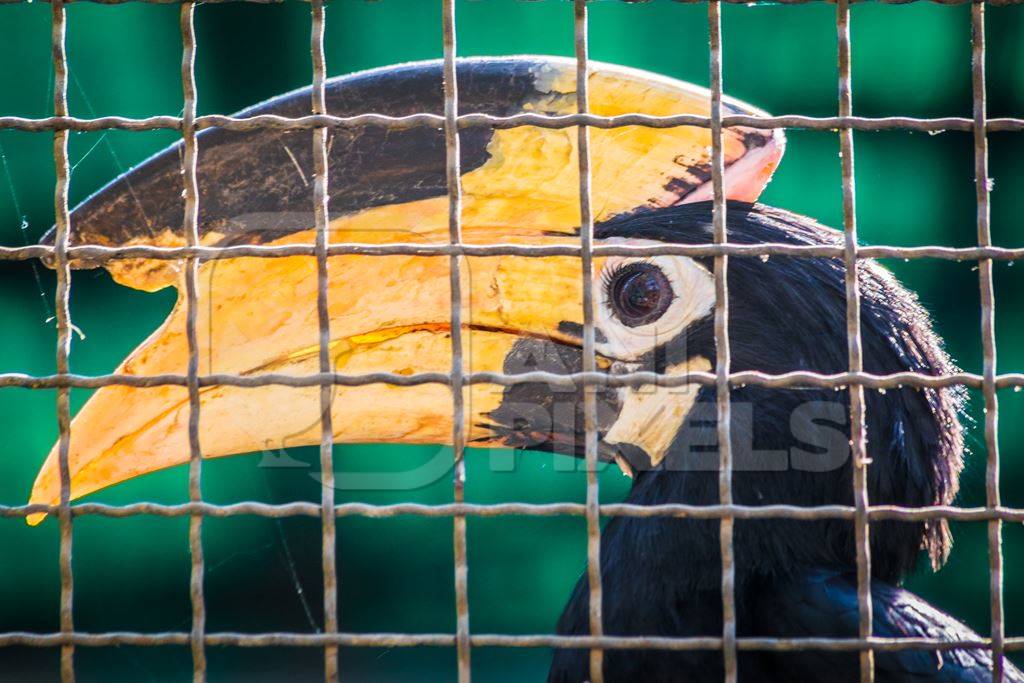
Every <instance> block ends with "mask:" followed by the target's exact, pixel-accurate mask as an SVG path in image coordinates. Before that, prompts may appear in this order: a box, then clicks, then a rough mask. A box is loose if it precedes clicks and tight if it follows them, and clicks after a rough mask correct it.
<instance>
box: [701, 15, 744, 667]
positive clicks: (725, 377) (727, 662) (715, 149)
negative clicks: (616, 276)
mask: <svg viewBox="0 0 1024 683" xmlns="http://www.w3.org/2000/svg"><path fill="white" fill-rule="evenodd" d="M708 47H709V52H710V54H709V75H708V77H709V80H710V86H711V187H712V197H713V200H714V206H713V208H712V230H713V237H714V243H715V244H716V245H724V244H726V243H728V241H729V235H728V232H727V231H726V211H727V208H726V202H725V187H724V183H723V177H724V175H725V158H724V152H723V146H722V5H721V3H720V2H719V0H708ZM728 268H729V256H728V255H727V254H717V255H716V256H715V262H714V277H715V410H716V417H717V425H716V429H717V432H718V467H719V472H718V500H719V503H720V504H721V505H726V506H731V505H732V404H731V401H730V398H731V396H730V393H731V390H732V387H731V386H730V384H729V369H730V364H731V357H732V354H731V351H730V346H729V270H728ZM734 525H735V520H734V518H733V517H732V516H731V515H725V516H723V517H722V518H721V519H720V520H719V522H718V534H719V552H720V553H721V561H722V582H721V590H722V663H723V665H724V666H723V671H724V678H725V683H736V681H737V680H738V676H739V672H738V666H737V661H736V660H737V655H736V558H735V553H734V552H733V528H734Z"/></svg>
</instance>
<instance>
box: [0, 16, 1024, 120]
mask: <svg viewBox="0 0 1024 683" xmlns="http://www.w3.org/2000/svg"><path fill="white" fill-rule="evenodd" d="M247 1H251V0H247ZM1016 1H1018V2H1024V0H1016ZM2 3H3V0H0V4H2ZM195 125H196V129H198V130H202V129H206V128H215V127H216V128H223V129H225V130H234V131H252V130H312V129H314V128H359V127H365V126H378V127H385V128H389V129H391V130H408V129H410V128H418V127H429V128H437V129H439V130H440V129H441V128H443V126H444V116H442V115H440V114H430V113H425V112H424V113H420V114H410V115H408V116H389V115H387V114H372V113H370V114H359V115H356V116H331V115H329V114H317V115H308V116H296V117H294V118H293V117H286V116H278V115H275V114H259V115H256V116H244V117H236V116H225V115H223V114H208V115H205V116H197V117H196V119H195ZM458 125H459V128H478V127H486V128H518V127H520V126H535V127H538V128H573V127H576V126H580V125H585V126H588V127H590V128H621V127H624V126H643V127H645V128H675V127H679V126H697V127H700V128H710V127H711V119H710V118H709V117H707V116H698V115H695V114H676V115H672V116H652V115H650V114H640V113H632V114H620V115H618V116H601V115H598V114H539V113H532V112H531V113H523V114H512V115H510V116H496V115H493V114H483V113H472V114H462V115H460V116H459V117H458ZM735 126H744V127H747V128H761V129H769V128H793V129H803V130H824V131H836V130H839V129H840V128H849V129H852V130H857V131H865V132H877V131H884V130H911V131H922V132H931V133H942V132H946V131H972V130H973V129H974V121H973V120H972V119H968V118H963V117H956V116H948V117H939V118H916V117H912V116H883V117H868V116H823V117H822V116H802V115H799V114H785V115H781V116H749V115H745V114H742V115H741V114H734V115H731V116H724V117H722V127H723V128H731V127H735ZM181 127H182V119H181V118H180V117H177V116H150V117H146V118H138V119H136V118H128V117H125V116H102V117H97V118H89V119H85V118H79V117H75V116H48V117H45V118H27V117H22V116H0V130H2V129H9V130H20V131H27V132H44V131H54V130H74V131H99V130H131V131H144V130H181ZM985 131H986V132H988V133H1005V132H1020V131H1024V119H1022V118H1010V117H1007V118H994V119H988V120H987V121H986V122H985Z"/></svg>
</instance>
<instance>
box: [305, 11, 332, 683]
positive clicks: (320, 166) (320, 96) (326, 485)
mask: <svg viewBox="0 0 1024 683" xmlns="http://www.w3.org/2000/svg"><path fill="white" fill-rule="evenodd" d="M325 30H326V25H325V17H324V2H323V0H312V2H311V3H310V41H309V42H310V56H311V60H312V66H313V96H312V102H311V103H310V104H311V106H312V110H313V115H314V116H316V115H322V114H326V113H327V86H326V83H327V59H326V56H325V55H324V32H325ZM327 134H328V130H327V128H324V127H319V128H314V129H313V139H312V143H313V213H314V219H315V223H316V279H317V282H316V311H317V327H318V331H319V335H318V336H319V339H318V345H319V363H320V372H321V373H329V372H331V352H330V345H331V318H330V312H329V311H328V304H327V278H328V272H327V245H328V243H329V242H330V238H331V236H330V213H329V211H328V204H327V201H328V197H329V194H328V188H327V182H328V174H327V169H328V163H327ZM332 392H333V386H332V385H331V384H329V383H328V382H321V383H320V482H321V490H320V494H321V507H322V513H321V515H320V520H321V549H322V553H321V564H322V571H323V587H324V596H323V598H324V601H323V605H324V633H325V634H327V635H333V634H335V633H337V632H338V567H337V558H336V547H335V546H336V543H337V530H336V528H335V521H336V518H335V516H334V515H331V514H329V510H331V509H333V508H334V456H333V452H332V449H333V447H334V425H333V420H332V416H331V403H332V398H333V396H332ZM324 678H325V679H326V680H327V683H334V682H335V681H337V680H338V646H337V645H336V644H334V643H329V642H328V643H325V645H324Z"/></svg>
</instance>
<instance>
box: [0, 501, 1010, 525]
mask: <svg viewBox="0 0 1024 683" xmlns="http://www.w3.org/2000/svg"><path fill="white" fill-rule="evenodd" d="M58 509H59V507H58V506H55V505H44V504H39V503H34V504H31V505H5V506H0V517H6V518H22V517H27V516H28V515H35V514H39V513H45V514H52V513H54V512H56V511H57V510H58ZM334 511H335V516H337V517H367V518H372V519H384V518H391V517H402V516H411V517H454V516H458V515H463V516H467V517H582V516H584V515H585V514H586V506H584V505H583V504H582V503H495V504H479V503H444V504H439V505H426V504H423V503H396V504H392V505H371V504H368V503H342V504H339V505H336V506H335V507H334ZM71 512H72V515H73V516H90V515H95V516H98V517H114V518H122V517H134V516H138V515H150V516H154V517H185V516H189V515H202V516H205V517H240V516H252V517H268V518H274V519H278V518H285V517H312V518H318V517H320V514H321V506H320V505H318V504H314V503H308V502H302V501H296V502H291V503H277V504H272V503H258V502H255V501H246V502H241V503H231V504H227V505H216V504H214V503H207V502H191V503H180V504H177V505H170V504H163V503H131V504H127V505H107V504H105V503H78V504H76V505H72V506H71ZM600 513H601V515H603V516H605V517H643V518H647V517H676V518H686V519H723V518H731V519H793V520H799V521H814V520H822V519H847V520H849V519H853V516H854V514H855V513H856V508H854V507H852V506H849V505H821V506H813V507H801V506H796V505H736V504H733V505H685V504H681V503H670V504H662V505H633V504H629V503H606V504H603V505H601V506H600ZM867 515H868V518H869V519H871V520H895V521H903V522H919V521H926V520H934V519H946V520H950V521H957V522H987V521H992V520H1002V521H1004V522H1024V509H1022V508H1010V507H997V508H988V507H973V508H961V507H955V506H950V505H933V506H923V507H901V506H896V505H876V506H871V507H869V508H868V509H867Z"/></svg>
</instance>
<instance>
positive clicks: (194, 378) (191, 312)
mask: <svg viewBox="0 0 1024 683" xmlns="http://www.w3.org/2000/svg"><path fill="white" fill-rule="evenodd" d="M194 18H195V3H194V2H191V1H189V2H183V3H182V5H181V12H180V24H181V44H182V51H181V89H182V95H183V99H184V106H183V109H182V114H183V116H182V120H183V124H182V129H181V130H182V136H183V142H182V150H183V153H182V157H181V171H182V182H183V184H184V192H183V194H184V198H185V207H184V209H185V210H184V219H183V226H182V227H183V230H184V232H185V241H186V243H187V244H188V246H190V247H194V246H196V245H198V244H199V181H198V178H197V173H198V171H197V168H198V166H197V163H198V159H199V148H198V145H197V142H196V129H195V117H196V106H197V105H196V74H195V62H196V31H195V23H194ZM198 277H199V262H198V260H197V259H196V258H194V257H191V258H187V259H185V337H186V339H187V343H188V382H187V386H188V406H189V409H188V444H189V461H188V499H189V502H191V503H201V502H202V500H203V491H202V467H203V451H202V446H201V445H200V442H199V341H198V337H197V331H196V317H197V313H198V310H199V302H198V294H197V291H198ZM188 545H189V555H190V558H191V568H190V575H189V599H190V601H191V602H192V631H191V640H192V679H193V681H194V683H203V681H205V680H206V649H205V647H206V644H205V642H204V640H203V638H204V635H205V633H206V601H205V596H204V594H203V581H204V573H205V567H204V557H203V516H202V515H200V514H193V515H192V516H190V517H189V524H188Z"/></svg>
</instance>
